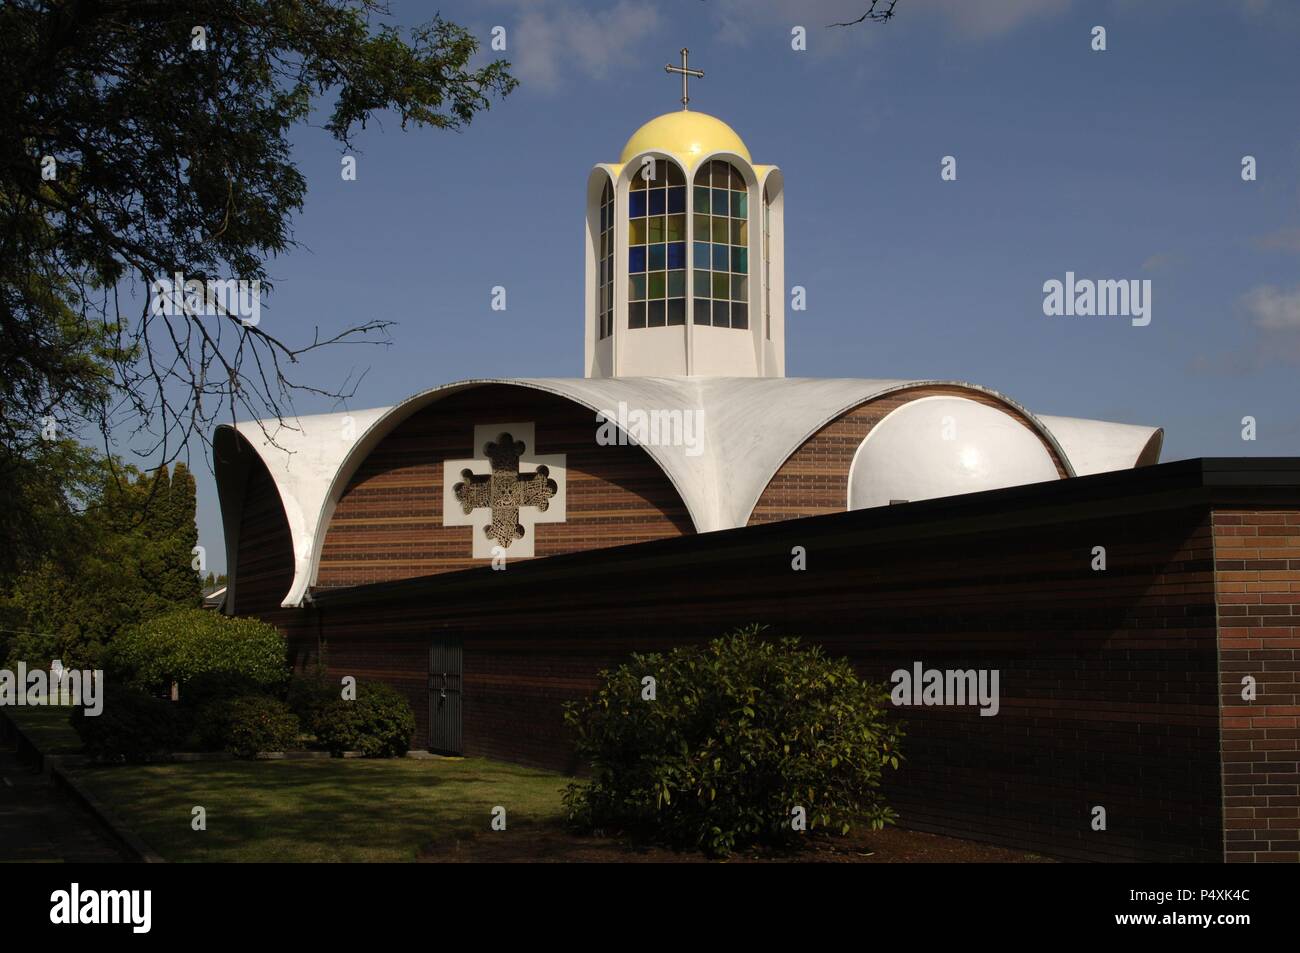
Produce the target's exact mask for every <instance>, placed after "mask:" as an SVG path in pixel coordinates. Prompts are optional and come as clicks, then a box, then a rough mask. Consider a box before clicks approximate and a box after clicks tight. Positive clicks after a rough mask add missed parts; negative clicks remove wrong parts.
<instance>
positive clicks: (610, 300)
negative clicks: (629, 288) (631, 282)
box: [596, 180, 614, 339]
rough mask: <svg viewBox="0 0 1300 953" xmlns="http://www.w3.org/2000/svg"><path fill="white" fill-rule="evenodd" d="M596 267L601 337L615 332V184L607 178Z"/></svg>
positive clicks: (601, 211) (602, 203)
mask: <svg viewBox="0 0 1300 953" xmlns="http://www.w3.org/2000/svg"><path fill="white" fill-rule="evenodd" d="M596 253H597V258H596V261H597V263H598V264H597V268H596V314H597V316H598V318H599V325H600V329H599V331H600V337H601V338H602V339H604V338H607V337H609V336H610V335H611V334H613V333H614V186H613V185H612V184H611V183H610V182H609V181H608V180H606V182H605V190H604V191H603V192H602V193H601V195H600V239H599V247H598V248H597V249H596Z"/></svg>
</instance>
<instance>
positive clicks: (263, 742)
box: [198, 695, 300, 758]
mask: <svg viewBox="0 0 1300 953" xmlns="http://www.w3.org/2000/svg"><path fill="white" fill-rule="evenodd" d="M198 722H199V728H198V731H199V738H200V740H201V741H202V743H203V744H204V746H205V747H207V748H211V749H214V750H221V751H229V752H230V753H231V754H235V755H238V756H239V757H241V758H251V757H253V756H254V755H256V754H257V753H258V752H259V751H286V750H288V749H290V748H294V747H296V746H297V744H298V733H299V730H300V729H299V724H298V716H297V715H295V714H294V713H293V712H291V711H290V710H289V706H288V705H286V704H285V703H284V702H282V701H280V700H279V699H278V698H271V697H270V696H268V695H243V696H241V697H239V698H235V699H231V700H227V701H213V702H209V703H208V704H207V705H206V706H205V707H204V708H203V710H202V711H201V712H200V714H199V718H198Z"/></svg>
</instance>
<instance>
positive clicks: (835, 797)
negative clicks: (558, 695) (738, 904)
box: [565, 627, 902, 856]
mask: <svg viewBox="0 0 1300 953" xmlns="http://www.w3.org/2000/svg"><path fill="white" fill-rule="evenodd" d="M760 631H761V630H760V629H759V628H758V627H752V628H749V629H746V630H742V631H740V632H737V633H735V634H733V635H731V636H728V637H725V638H721V639H717V640H714V641H713V642H710V643H709V644H708V645H705V646H691V647H687V648H679V649H674V650H673V651H671V652H669V653H667V654H658V653H655V654H649V655H633V656H632V657H631V660H630V661H629V662H628V663H627V664H625V665H622V666H620V667H619V668H618V669H616V670H615V671H613V672H602V673H601V677H602V680H603V685H602V687H601V688H600V689H599V690H598V691H597V692H596V693H595V695H594V696H593V697H591V698H590V699H587V700H585V701H582V702H578V703H569V704H568V705H566V707H565V721H566V723H567V724H568V725H569V726H570V728H571V729H573V730H574V732H575V733H576V735H577V751H578V755H579V757H580V758H581V759H582V760H583V761H584V762H586V763H588V764H589V765H590V767H591V777H590V779H589V780H586V781H579V782H575V783H573V784H571V785H570V786H569V788H568V790H567V792H566V793H565V806H566V810H567V815H568V820H569V822H570V824H571V825H573V826H574V827H576V828H580V829H585V830H592V829H611V830H620V831H626V832H629V833H633V834H635V835H638V836H644V837H649V838H652V839H656V840H660V841H664V842H667V843H669V844H672V845H674V846H678V847H688V848H694V849H702V850H704V851H705V852H707V853H709V854H713V855H716V856H724V855H726V854H727V853H729V852H730V851H732V850H734V849H736V848H738V847H744V846H748V845H751V844H755V843H760V842H761V843H776V842H780V841H783V840H786V839H788V838H790V837H793V836H797V834H796V833H795V831H794V830H793V825H792V817H793V811H794V809H795V808H796V807H802V808H803V809H804V811H805V812H806V815H805V816H806V819H807V827H808V829H809V830H814V829H830V830H833V831H838V832H840V833H848V832H849V830H850V829H851V827H852V826H853V825H854V824H866V825H868V826H870V827H871V828H873V829H875V828H879V827H881V826H883V825H884V824H885V823H887V822H889V821H891V820H893V818H894V815H893V812H892V811H891V810H890V809H889V807H888V806H887V805H886V804H885V802H884V799H883V797H882V796H881V793H880V781H881V776H882V774H883V771H884V769H885V767H886V766H889V767H892V768H897V767H898V762H899V759H900V755H899V747H898V746H899V739H900V738H901V736H902V732H901V730H900V728H899V725H898V724H897V722H896V721H895V720H894V719H893V718H892V717H889V716H887V713H886V711H887V706H888V704H889V691H888V688H887V687H886V686H882V685H872V684H869V683H866V682H863V681H862V680H861V679H859V678H858V677H857V675H856V674H855V673H854V671H853V668H852V666H851V665H850V664H849V663H848V661H847V660H844V659H830V658H827V657H826V655H825V654H824V653H823V652H822V651H821V650H820V649H818V648H801V647H800V645H799V641H798V640H797V639H782V640H780V641H778V642H774V641H767V640H763V639H762V638H760V637H759V632H760ZM646 676H652V677H653V678H654V679H655V685H654V688H655V697H654V700H648V699H646V698H645V697H644V695H645V693H646V692H647V690H648V688H647V684H646V683H643V681H642V679H644V678H645V677H646Z"/></svg>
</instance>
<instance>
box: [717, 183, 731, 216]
mask: <svg viewBox="0 0 1300 953" xmlns="http://www.w3.org/2000/svg"><path fill="white" fill-rule="evenodd" d="M728 211H729V208H728V205H727V190H726V189H714V190H713V214H714V215H726V214H727V212H728Z"/></svg>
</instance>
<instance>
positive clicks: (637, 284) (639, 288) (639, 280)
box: [627, 275, 645, 301]
mask: <svg viewBox="0 0 1300 953" xmlns="http://www.w3.org/2000/svg"><path fill="white" fill-rule="evenodd" d="M627 299H628V300H629V301H644V300H645V275H633V276H632V277H631V278H629V279H628V284H627Z"/></svg>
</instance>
